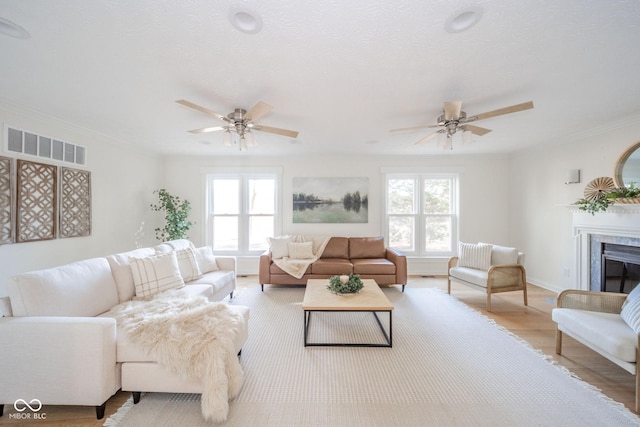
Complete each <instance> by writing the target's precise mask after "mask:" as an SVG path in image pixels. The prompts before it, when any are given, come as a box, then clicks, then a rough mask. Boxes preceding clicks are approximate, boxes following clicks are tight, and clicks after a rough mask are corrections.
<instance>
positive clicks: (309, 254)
mask: <svg viewBox="0 0 640 427" xmlns="http://www.w3.org/2000/svg"><path fill="white" fill-rule="evenodd" d="M289 257H290V258H293V259H310V258H313V242H304V243H289Z"/></svg>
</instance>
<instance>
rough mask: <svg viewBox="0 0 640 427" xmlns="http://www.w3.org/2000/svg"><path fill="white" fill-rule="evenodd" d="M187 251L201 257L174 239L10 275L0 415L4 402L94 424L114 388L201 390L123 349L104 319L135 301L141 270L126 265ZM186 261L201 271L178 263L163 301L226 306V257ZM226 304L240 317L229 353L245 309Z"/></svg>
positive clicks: (1, 302)
mask: <svg viewBox="0 0 640 427" xmlns="http://www.w3.org/2000/svg"><path fill="white" fill-rule="evenodd" d="M187 248H190V249H191V250H192V251H193V253H194V254H200V255H202V254H207V252H208V251H207V250H204V249H200V250H196V248H195V247H194V245H193V244H192V243H191V242H190V241H188V240H175V241H171V242H166V243H163V244H161V245H158V246H156V247H152V248H142V249H136V250H133V251H130V252H125V253H120V254H114V255H109V256H106V257H103V258H93V259H88V260H84V261H79V262H75V263H71V264H67V265H63V266H60V267H55V268H50V269H46V270H40V271H34V272H30V273H25V274H20V275H18V276H15V277H12V278H11V279H10V280H9V283H8V291H9V295H8V296H7V297H2V298H0V307H2V316H3V317H1V318H0V339H1V340H2V350H0V416H1V415H2V412H3V409H4V405H5V404H11V405H12V404H14V402H15V401H16V400H17V399H24V400H25V401H27V402H28V401H30V400H31V399H38V400H39V401H40V402H41V403H42V404H43V405H47V404H49V405H87V406H95V407H96V414H97V417H98V419H100V418H102V417H103V416H104V410H105V406H106V401H107V400H108V399H109V398H110V397H111V396H112V395H113V394H114V393H116V392H117V391H118V390H119V389H122V390H124V391H132V392H134V400H136V402H137V400H138V399H139V397H140V392H184V393H201V392H202V385H201V384H200V382H198V381H192V380H185V379H183V378H182V377H180V376H178V375H176V374H174V373H173V372H171V371H169V370H168V369H167V368H166V367H164V366H163V365H161V364H159V363H158V362H157V360H154V358H153V357H152V356H150V355H149V354H148V352H147V351H145V349H143V348H140V346H137V345H136V344H134V343H133V342H131V341H130V340H129V339H128V336H127V334H126V333H125V332H124V331H123V330H121V329H120V328H118V327H117V325H116V320H115V318H114V315H113V312H112V309H113V308H114V307H117V306H119V305H121V304H122V303H126V302H127V301H130V300H131V299H132V298H134V297H135V295H136V290H137V286H138V283H137V282H138V281H139V280H138V281H136V280H134V273H140V271H141V270H140V269H139V268H132V266H131V262H132V261H131V260H132V259H142V258H146V259H147V260H149V259H154V258H155V259H158V257H161V256H167V257H170V258H171V257H174V256H175V255H176V254H180V253H185V252H187V253H189V254H190V253H191V252H190V251H189V250H186V249H187ZM185 250H186V251H185ZM195 259H196V263H195V265H197V266H198V268H196V270H199V267H200V266H201V265H202V266H204V267H206V268H205V271H206V272H204V274H202V275H201V277H198V275H197V274H192V273H193V272H190V271H187V273H185V268H183V267H184V265H185V264H184V263H180V265H179V267H180V275H181V276H182V277H183V279H189V280H184V286H182V287H181V289H172V290H168V291H165V292H164V294H171V293H172V292H174V293H175V294H176V295H178V294H179V295H184V296H206V297H207V298H208V299H209V300H210V301H222V300H223V299H225V298H226V297H227V296H229V299H231V298H232V296H233V291H234V289H235V286H236V260H235V258H233V257H220V256H219V257H216V258H215V259H213V258H212V255H211V254H210V253H209V255H208V256H205V257H202V256H196V257H195ZM190 261H191V264H190V265H191V266H192V267H194V268H195V266H194V263H193V259H190ZM134 262H135V261H134ZM187 270H188V269H187ZM194 276H195V277H194ZM138 292H139V293H140V292H141V290H140V289H138ZM228 306H229V307H230V308H231V309H233V310H235V311H236V312H239V313H241V315H242V318H243V320H244V322H243V325H242V326H241V327H240V331H239V333H238V334H237V336H236V338H235V342H234V343H235V347H236V348H235V349H236V351H237V352H238V353H239V352H240V350H241V348H242V345H243V344H244V343H245V341H246V339H247V336H248V329H247V325H248V319H249V308H248V307H244V306H236V305H233V304H229V305H228Z"/></svg>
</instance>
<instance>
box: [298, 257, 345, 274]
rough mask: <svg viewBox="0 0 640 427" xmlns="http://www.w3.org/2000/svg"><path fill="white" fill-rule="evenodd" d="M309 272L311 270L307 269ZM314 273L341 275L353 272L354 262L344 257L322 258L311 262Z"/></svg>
mask: <svg viewBox="0 0 640 427" xmlns="http://www.w3.org/2000/svg"><path fill="white" fill-rule="evenodd" d="M307 272H309V270H307ZM310 272H311V273H312V274H325V275H327V274H328V275H331V276H335V275H339V274H351V273H353V264H351V261H349V260H348V259H344V258H320V259H319V260H317V261H316V262H314V263H313V264H311V271H310Z"/></svg>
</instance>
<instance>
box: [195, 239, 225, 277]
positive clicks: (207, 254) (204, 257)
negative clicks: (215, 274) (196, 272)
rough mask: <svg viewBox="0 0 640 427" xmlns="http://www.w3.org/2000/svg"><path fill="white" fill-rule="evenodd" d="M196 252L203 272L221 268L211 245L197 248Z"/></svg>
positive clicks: (199, 266)
mask: <svg viewBox="0 0 640 427" xmlns="http://www.w3.org/2000/svg"><path fill="white" fill-rule="evenodd" d="M195 254H196V261H197V263H198V268H200V272H201V273H202V274H205V273H209V272H211V271H218V270H220V267H219V266H218V263H217V262H216V257H214V256H213V251H212V250H211V248H210V247H209V246H203V247H201V248H196V250H195Z"/></svg>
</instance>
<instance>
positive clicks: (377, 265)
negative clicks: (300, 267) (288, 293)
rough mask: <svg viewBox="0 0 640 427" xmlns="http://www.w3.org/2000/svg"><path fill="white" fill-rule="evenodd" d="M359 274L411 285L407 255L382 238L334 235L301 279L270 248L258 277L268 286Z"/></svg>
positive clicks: (382, 280) (377, 279) (390, 283)
mask: <svg viewBox="0 0 640 427" xmlns="http://www.w3.org/2000/svg"><path fill="white" fill-rule="evenodd" d="M351 273H353V274H359V275H360V277H361V278H363V279H374V280H375V281H376V283H378V284H379V285H402V292H404V287H405V286H406V284H407V258H406V257H405V256H404V255H402V254H401V253H400V252H398V251H396V250H394V249H390V248H385V246H384V239H383V238H382V237H331V238H330V239H329V242H328V243H327V246H326V247H325V249H324V251H323V252H322V255H321V256H320V258H319V259H318V260H316V261H315V262H314V263H313V264H311V265H310V266H309V267H308V268H307V271H305V273H304V275H303V276H302V277H301V278H300V279H297V278H295V277H293V276H291V275H289V274H288V273H286V272H285V271H283V270H282V269H280V268H279V267H278V266H277V265H276V264H274V263H273V261H272V260H271V252H269V251H268V250H267V251H266V252H264V253H263V254H262V255H261V256H260V271H259V273H258V278H259V281H260V286H261V287H262V290H263V291H264V285H266V284H271V285H306V284H307V280H308V279H328V278H329V277H331V276H336V275H341V274H351Z"/></svg>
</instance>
